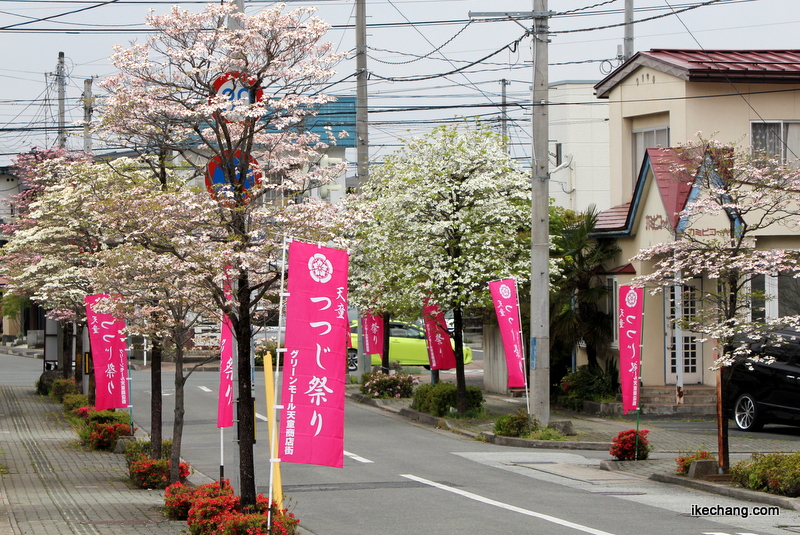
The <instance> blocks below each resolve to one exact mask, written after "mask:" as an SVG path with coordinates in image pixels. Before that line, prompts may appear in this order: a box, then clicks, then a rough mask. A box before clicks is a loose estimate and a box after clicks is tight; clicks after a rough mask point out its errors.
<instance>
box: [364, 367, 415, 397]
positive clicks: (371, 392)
mask: <svg viewBox="0 0 800 535" xmlns="http://www.w3.org/2000/svg"><path fill="white" fill-rule="evenodd" d="M418 384H419V381H418V380H417V378H416V377H414V376H413V375H409V374H407V373H394V374H391V375H387V374H385V373H380V372H372V373H365V374H364V375H362V376H361V393H362V394H364V395H365V396H369V397H371V398H379V399H393V398H410V397H411V396H412V394H413V392H414V386H416V385H418Z"/></svg>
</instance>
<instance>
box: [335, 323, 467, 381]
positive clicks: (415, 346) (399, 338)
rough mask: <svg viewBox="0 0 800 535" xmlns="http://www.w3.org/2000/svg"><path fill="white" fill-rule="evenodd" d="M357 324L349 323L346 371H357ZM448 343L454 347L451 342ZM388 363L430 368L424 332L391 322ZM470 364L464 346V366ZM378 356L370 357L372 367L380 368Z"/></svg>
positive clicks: (420, 329) (417, 327)
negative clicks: (349, 344)
mask: <svg viewBox="0 0 800 535" xmlns="http://www.w3.org/2000/svg"><path fill="white" fill-rule="evenodd" d="M357 327H358V324H357V323H356V322H355V321H352V322H350V343H351V346H350V348H348V350H347V369H348V370H350V371H356V370H358V334H357ZM450 343H451V344H453V347H455V343H454V342H453V340H452V339H451V340H450ZM389 361H390V362H399V363H400V364H401V365H403V366H425V367H426V368H429V367H430V361H429V360H428V344H427V341H426V340H425V331H424V330H423V329H422V328H421V327H419V326H417V325H414V324H413V323H406V322H404V321H392V322H390V323H389ZM470 362H472V349H470V348H469V347H467V346H464V364H469V363H470ZM380 364H381V358H380V355H377V354H375V355H372V365H373V366H380Z"/></svg>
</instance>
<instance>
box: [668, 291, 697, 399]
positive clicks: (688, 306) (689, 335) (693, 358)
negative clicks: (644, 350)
mask: <svg viewBox="0 0 800 535" xmlns="http://www.w3.org/2000/svg"><path fill="white" fill-rule="evenodd" d="M701 290H702V280H696V281H692V282H690V283H687V284H685V285H684V286H683V292H682V295H681V296H680V297H681V298H682V299H681V301H682V307H681V308H683V319H684V322H685V321H689V320H691V319H693V318H694V317H695V316H697V313H698V307H699V306H700V295H701V293H702V292H701ZM668 295H669V299H668V300H666V301H667V302H665V303H664V305H665V307H664V308H665V310H664V312H665V314H664V317H665V321H666V325H665V331H666V333H667V336H666V340H665V345H666V347H665V351H664V356H665V359H666V362H665V366H666V384H668V385H674V384H677V382H678V358H679V351H680V350H682V352H683V384H684V385H691V384H700V383H702V382H703V346H702V344H700V343H699V342H698V339H700V336H699V335H698V334H697V333H695V332H692V331H689V330H688V328H687V327H686V326H682V328H677V327H678V326H677V325H676V322H675V317H676V306H675V297H676V293H675V286H672V287H671V288H670V289H669V292H668ZM676 338H677V339H676ZM677 344H681V345H680V346H678V345H677Z"/></svg>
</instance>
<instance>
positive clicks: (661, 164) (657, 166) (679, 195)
mask: <svg viewBox="0 0 800 535" xmlns="http://www.w3.org/2000/svg"><path fill="white" fill-rule="evenodd" d="M647 156H648V157H649V158H650V167H652V169H653V177H655V180H656V184H658V191H659V193H661V200H662V201H663V202H664V210H665V211H666V215H667V217H668V218H669V222H670V224H671V225H672V228H673V229H675V228H677V227H678V214H679V213H680V212H681V211H682V210H683V209H684V207H685V206H686V201H687V200H688V199H689V193H691V191H692V185H693V184H694V176H690V175H687V174H685V173H682V172H681V171H680V169H681V168H682V167H683V166H685V165H686V162H685V161H684V160H683V159H682V158H681V157H679V156H678V153H677V152H676V151H675V150H674V149H647ZM697 167H698V168H699V167H700V162H697Z"/></svg>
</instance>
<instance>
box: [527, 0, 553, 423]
mask: <svg viewBox="0 0 800 535" xmlns="http://www.w3.org/2000/svg"><path fill="white" fill-rule="evenodd" d="M549 17H550V14H549V12H548V7H547V0H533V91H532V93H533V95H532V97H533V98H532V102H531V121H532V129H533V140H532V142H531V175H532V176H531V324H530V327H531V345H530V355H531V380H530V385H531V386H530V388H531V406H532V407H533V413H534V414H535V415H536V418H538V419H539V421H541V422H542V425H545V426H546V425H547V424H548V423H550V245H549V238H550V236H549V227H550V213H549V210H550V156H549V151H548V148H549V147H548V142H549V139H548V138H549V124H548V94H547V91H548V84H549V80H548V70H547V61H548V54H547V46H548V42H549V27H548V24H549Z"/></svg>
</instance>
